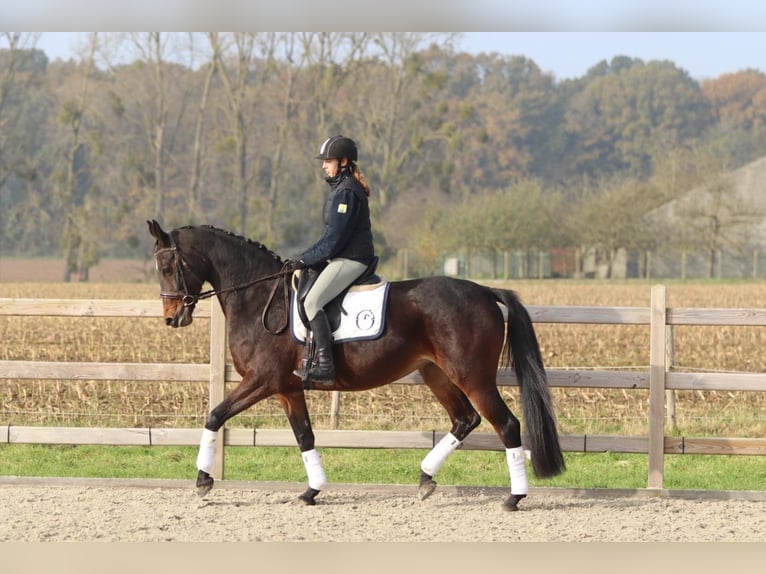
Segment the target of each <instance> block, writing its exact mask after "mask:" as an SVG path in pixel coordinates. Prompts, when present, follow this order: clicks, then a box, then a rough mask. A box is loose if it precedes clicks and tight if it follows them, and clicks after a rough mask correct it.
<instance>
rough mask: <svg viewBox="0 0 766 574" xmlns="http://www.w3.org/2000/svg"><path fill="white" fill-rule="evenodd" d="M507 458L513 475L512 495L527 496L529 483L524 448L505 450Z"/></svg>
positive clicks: (509, 469)
mask: <svg viewBox="0 0 766 574" xmlns="http://www.w3.org/2000/svg"><path fill="white" fill-rule="evenodd" d="M505 458H506V459H507V461H508V472H509V473H510V475H511V494H527V493H528V492H529V483H528V481H527V465H526V458H527V457H526V455H525V454H524V447H521V446H517V447H516V448H507V449H505Z"/></svg>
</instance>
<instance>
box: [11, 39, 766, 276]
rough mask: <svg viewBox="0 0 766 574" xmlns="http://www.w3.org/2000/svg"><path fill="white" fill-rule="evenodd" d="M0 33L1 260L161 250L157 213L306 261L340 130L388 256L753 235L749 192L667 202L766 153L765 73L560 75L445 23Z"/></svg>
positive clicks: (725, 243)
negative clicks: (670, 216) (328, 156)
mask: <svg viewBox="0 0 766 574" xmlns="http://www.w3.org/2000/svg"><path fill="white" fill-rule="evenodd" d="M0 37H1V38H2V40H3V41H2V42H0V46H5V47H3V48H0V218H1V219H0V242H1V246H2V254H3V255H4V256H43V255H45V256H53V255H61V256H64V257H65V258H66V261H67V277H65V279H70V278H72V276H74V275H77V276H78V278H79V279H87V271H88V269H89V268H90V267H91V266H93V265H94V264H95V263H97V262H98V260H99V258H102V257H105V256H109V257H145V256H147V255H148V253H147V250H148V245H149V242H148V240H147V238H146V233H145V223H144V221H145V220H146V219H149V218H156V219H158V220H160V221H161V222H162V223H163V225H164V226H166V227H174V226H180V225H187V224H212V225H216V226H218V227H223V228H225V229H229V230H231V231H234V232H236V233H239V234H241V235H244V236H247V237H250V238H253V239H255V240H258V241H260V242H262V243H264V244H266V245H267V246H268V247H270V248H272V249H274V250H275V251H277V252H278V253H280V254H283V255H284V256H291V255H294V254H295V252H297V251H299V250H300V249H301V248H302V247H305V246H306V245H307V244H308V243H310V242H311V241H312V240H313V239H315V238H316V237H317V234H318V233H319V231H320V213H321V205H322V203H323V200H324V194H325V192H326V185H325V184H324V182H323V180H322V176H323V174H322V172H321V170H320V169H319V164H318V162H317V161H316V160H315V159H314V156H315V155H316V153H317V148H318V146H319V144H320V143H321V142H322V141H323V140H324V139H325V138H326V137H328V136H329V135H334V134H338V133H342V134H344V135H348V136H350V137H352V138H353V139H355V140H356V141H357V143H358V144H359V147H360V161H359V164H360V167H361V168H362V169H363V171H364V172H365V174H366V176H367V177H368V179H369V180H370V182H371V184H372V188H373V195H372V198H371V207H372V214H373V220H374V221H373V223H374V228H375V234H376V237H375V239H376V244H377V248H378V251H379V252H380V254H381V258H382V259H386V258H390V257H392V256H393V255H394V254H395V253H396V250H397V249H401V248H409V249H414V250H415V251H417V253H418V255H419V260H421V261H423V262H424V263H423V266H424V268H423V269H422V271H423V272H424V273H427V272H433V271H435V270H436V268H437V264H438V261H439V257H440V256H441V254H443V253H445V252H449V251H456V250H485V251H488V252H494V253H499V252H503V251H508V250H528V249H551V248H562V247H575V246H577V247H582V246H588V247H594V248H597V249H599V250H600V252H602V253H603V254H604V256H605V257H607V258H609V257H611V256H612V254H613V253H615V252H616V250H618V249H647V250H649V249H656V248H659V247H663V246H668V245H676V246H681V245H687V244H690V243H691V244H695V245H700V244H704V245H705V248H706V249H708V248H709V249H710V252H711V253H714V252H717V251H719V250H720V249H722V248H731V246H732V245H734V247H744V246H743V245H741V243H742V241H743V240H742V233H741V230H742V227H743V226H744V225H747V224H748V218H747V216H746V215H747V214H746V213H745V214H744V215H743V213H744V212H746V211H747V210H746V209H745V206H742V205H732V204H731V202H729V203H727V202H726V201H718V202H717V203H716V202H711V204H710V206H705V207H703V206H695V209H690V210H688V213H687V215H686V217H688V221H689V225H685V226H684V231H683V234H681V233H680V231H679V232H675V231H672V230H668V229H666V228H665V227H663V226H661V225H658V224H657V223H656V222H654V221H653V219H652V217H651V214H652V213H655V212H656V210H657V208H658V207H659V206H661V205H663V204H667V203H668V202H669V201H671V200H673V199H676V198H678V197H681V196H682V195H683V194H685V193H687V192H688V191H689V190H691V189H694V188H697V187H699V186H701V185H706V186H713V187H714V188H716V189H719V190H723V191H722V192H721V196H722V197H726V193H725V191H726V185H727V184H726V183H725V182H726V180H725V174H727V173H729V172H730V171H731V170H733V169H736V168H738V167H740V166H743V165H745V164H747V163H748V162H751V161H753V160H754V159H757V158H759V157H761V156H763V155H766V75H764V73H763V72H761V71H758V70H739V71H733V72H732V73H729V74H725V75H722V76H720V77H717V78H709V79H704V80H701V81H698V80H695V79H693V78H691V77H690V76H689V74H688V72H686V71H685V70H684V69H682V68H679V67H678V66H676V65H675V64H674V63H673V62H671V61H648V62H645V61H642V60H641V59H637V58H629V57H625V56H618V57H615V58H613V59H611V60H610V61H601V62H597V63H594V65H593V66H592V67H591V68H590V70H588V72H587V73H586V75H584V76H583V77H581V78H576V79H567V80H563V81H558V80H557V79H556V78H555V77H554V76H553V75H551V74H549V73H546V72H544V71H542V70H541V69H540V68H539V66H537V64H536V63H535V62H534V61H532V60H531V59H529V58H527V57H525V56H521V55H513V56H505V55H500V54H495V53H493V54H479V55H470V54H467V53H463V52H460V51H459V50H457V49H456V46H457V42H458V40H459V35H457V34H442V33H405V32H398V33H372V32H362V33H341V32H285V33H276V32H257V33H241V32H236V33H220V32H210V33H164V32H140V33H139V32H134V33H101V32H99V33H96V32H93V33H88V35H87V36H84V38H83V42H82V45H81V46H80V48H79V51H78V56H77V57H76V58H73V59H71V60H69V61H61V60H56V61H50V60H49V58H48V57H47V55H46V54H45V53H44V52H43V51H41V50H39V49H38V48H37V47H36V42H37V40H38V39H39V35H37V34H34V33H14V32H3V33H0ZM750 215H751V216H752V215H753V214H752V213H751V214H750ZM711 222H714V224H713V223H711Z"/></svg>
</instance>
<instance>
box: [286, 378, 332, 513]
mask: <svg viewBox="0 0 766 574" xmlns="http://www.w3.org/2000/svg"><path fill="white" fill-rule="evenodd" d="M278 397H279V402H280V403H282V408H283V409H284V410H285V414H286V415H287V420H288V421H290V426H291V427H292V429H293V434H294V435H295V440H296V441H297V442H298V448H300V450H301V458H302V459H303V466H304V467H305V468H306V475H307V477H308V483H309V486H308V488H307V489H306V491H305V492H304V493H303V494H301V495H300V496H299V497H298V500H300V501H301V502H302V503H303V504H305V505H307V506H314V505H315V504H316V500H315V499H316V496H317V494H319V493H320V492H321V491H322V489H323V488H324V487H325V486H327V476H326V475H325V471H324V467H323V466H322V459H321V457H320V456H319V453H318V452H317V450H316V448H314V431H313V429H312V428H311V419H310V417H309V412H308V407H307V406H306V395H305V394H304V393H303V390H302V389H301V390H296V391H293V392H291V393H288V394H281V395H278Z"/></svg>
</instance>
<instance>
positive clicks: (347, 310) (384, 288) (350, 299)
mask: <svg viewBox="0 0 766 574" xmlns="http://www.w3.org/2000/svg"><path fill="white" fill-rule="evenodd" d="M388 285H389V282H388V281H384V282H382V283H376V284H375V285H357V286H354V287H351V289H349V290H348V292H347V293H346V296H345V297H344V298H343V303H342V309H343V310H342V312H341V314H340V323H339V324H338V328H337V329H335V330H334V331H333V333H332V336H333V341H334V342H336V343H342V342H344V341H365V340H367V341H369V340H372V339H377V338H378V337H380V336H381V335H382V334H383V327H384V323H385V317H386V300H387V295H388ZM290 307H291V308H290V330H291V332H292V335H293V338H294V339H295V340H296V341H298V342H299V343H305V342H306V327H305V325H304V324H303V322H302V321H301V320H300V316H299V315H298V302H297V300H296V298H295V293H294V292H293V295H292V302H291V304H290Z"/></svg>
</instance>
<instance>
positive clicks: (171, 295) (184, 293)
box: [154, 234, 293, 335]
mask: <svg viewBox="0 0 766 574" xmlns="http://www.w3.org/2000/svg"><path fill="white" fill-rule="evenodd" d="M168 237H169V239H170V247H162V248H160V249H157V250H155V252H154V258H155V261H157V263H158V265H159V259H157V257H158V256H159V255H160V254H161V253H167V252H168V251H170V252H172V253H173V261H174V262H175V272H176V277H175V284H176V285H180V286H181V288H180V289H176V290H175V291H160V298H161V299H169V300H171V301H178V300H180V301H181V302H182V303H183V306H184V307H188V308H193V307H194V306H195V305H196V304H197V303H198V302H199V301H201V300H204V299H210V298H211V297H214V296H216V295H219V294H222V293H231V292H234V291H239V290H241V289H247V288H248V287H252V286H253V285H256V284H258V283H262V282H264V281H271V280H274V279H283V281H281V282H280V281H276V282H275V283H274V288H273V289H272V290H271V293H270V294H269V298H268V300H267V301H266V305H265V306H264V308H263V313H262V315H261V322H262V324H263V327H264V329H266V332H267V333H269V334H271V335H278V334H279V333H281V332H282V331H284V330H285V329H286V328H287V325H288V323H289V321H290V311H289V306H288V305H289V300H290V295H289V292H290V287H289V282H288V280H287V277H288V276H290V275H292V273H293V270H292V269H291V268H288V264H287V263H285V264H284V265H283V266H282V269H280V270H279V271H278V272H277V273H272V274H271V275H265V276H264V277H258V278H257V279H253V280H252V281H248V282H247V283H242V284H240V285H234V286H232V287H226V288H224V289H218V290H216V289H208V290H207V291H202V292H201V293H199V294H197V295H193V294H191V293H189V288H188V287H187V285H186V276H185V275H184V271H183V269H185V270H186V271H188V272H189V273H191V274H192V275H194V277H195V278H196V279H197V280H198V281H199V282H200V284H202V283H204V282H203V281H201V280H200V279H199V277H197V276H196V275H195V273H194V271H192V270H191V268H190V267H189V265H188V263H186V260H185V259H184V258H183V255H181V252H180V251H179V249H178V247H177V246H176V243H175V241H174V240H173V236H172V235H170V234H169V235H168ZM280 283H281V284H282V286H283V289H282V291H283V294H284V305H285V311H286V312H285V320H284V322H283V323H282V324H281V326H280V327H279V328H278V329H277V330H271V329H269V327H268V325H267V324H266V315H267V314H268V311H269V309H270V308H271V304H272V302H273V300H274V296H275V295H276V292H277V289H278V288H279V285H280Z"/></svg>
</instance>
